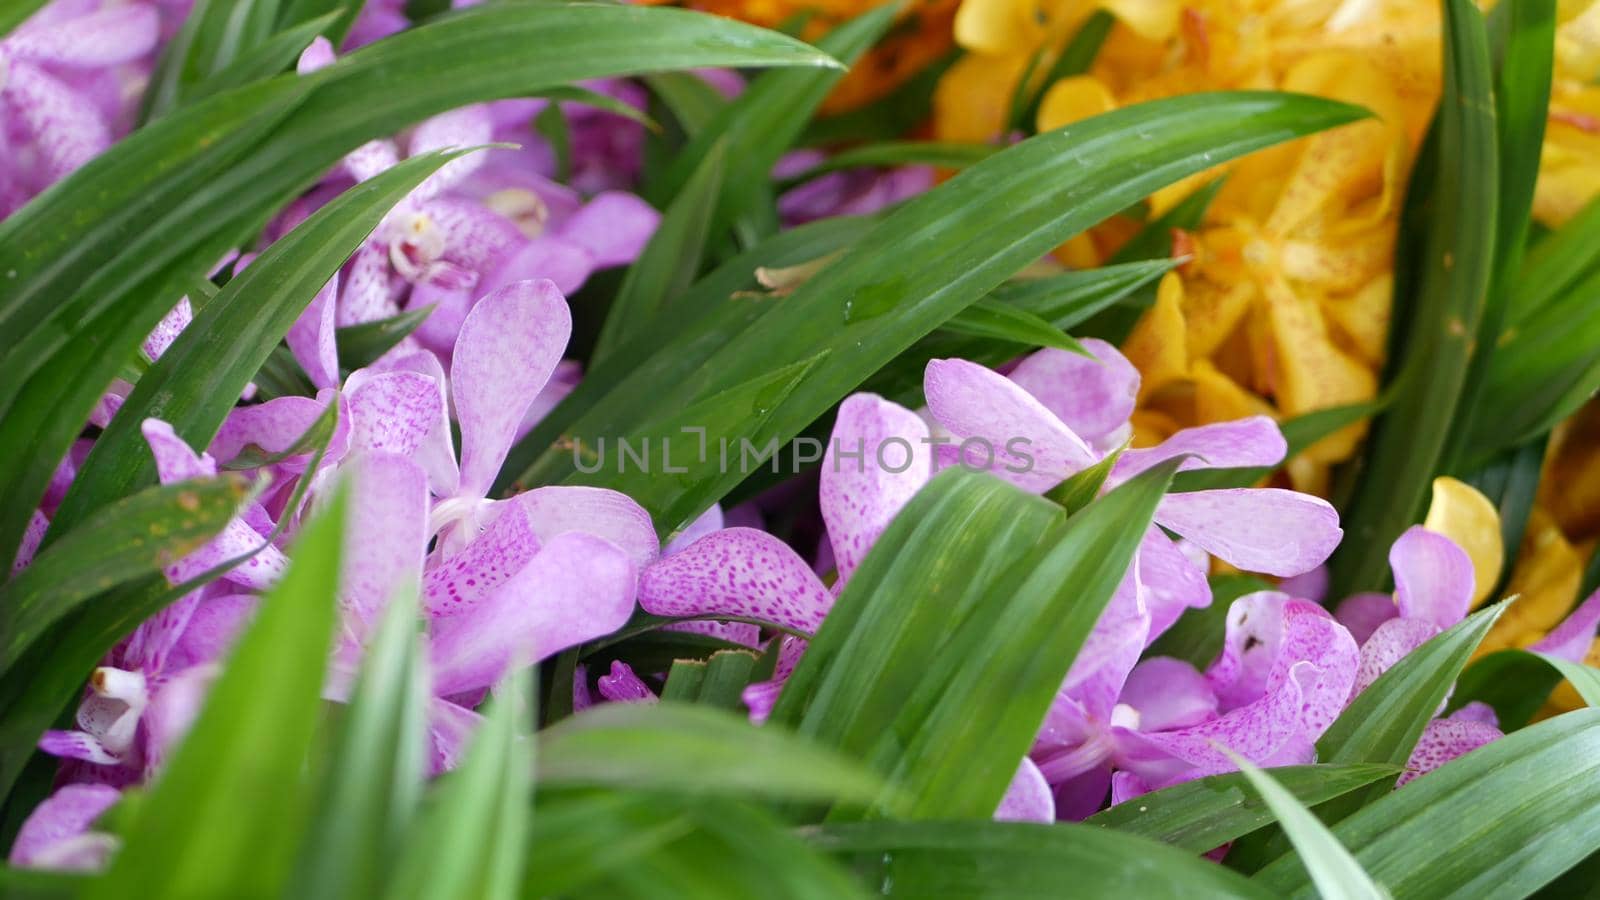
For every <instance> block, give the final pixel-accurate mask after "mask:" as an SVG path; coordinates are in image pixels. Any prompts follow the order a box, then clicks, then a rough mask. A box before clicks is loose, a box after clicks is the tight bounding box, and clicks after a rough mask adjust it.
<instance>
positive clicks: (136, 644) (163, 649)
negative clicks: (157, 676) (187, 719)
mask: <svg viewBox="0 0 1600 900" xmlns="http://www.w3.org/2000/svg"><path fill="white" fill-rule="evenodd" d="M200 602H201V599H200V592H199V591H191V592H189V593H188V594H185V595H184V596H182V597H180V598H178V599H177V600H176V601H174V602H172V603H170V604H168V605H167V606H166V607H164V608H163V609H162V610H161V611H159V612H157V613H156V614H155V615H153V616H151V617H150V618H148V619H145V620H144V621H143V622H142V623H140V625H139V627H138V628H135V629H134V630H133V634H131V635H129V636H128V639H127V640H126V641H124V642H123V643H122V644H121V646H120V647H119V648H118V656H119V665H121V666H122V667H123V668H128V669H141V670H143V671H146V672H152V673H153V672H160V671H162V670H164V669H165V668H166V664H167V656H168V655H169V654H170V653H171V652H172V649H173V647H175V646H176V645H177V643H178V639H179V638H181V637H182V636H183V633H184V631H185V630H186V629H188V627H189V620H190V619H191V618H193V617H194V612H195V610H196V609H198V608H199V607H200Z"/></svg>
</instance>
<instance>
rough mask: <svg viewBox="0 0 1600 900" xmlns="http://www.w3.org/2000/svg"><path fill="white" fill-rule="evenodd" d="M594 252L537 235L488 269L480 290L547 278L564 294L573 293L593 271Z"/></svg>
mask: <svg viewBox="0 0 1600 900" xmlns="http://www.w3.org/2000/svg"><path fill="white" fill-rule="evenodd" d="M594 270H595V262H594V254H593V253H591V252H590V251H589V249H588V248H587V247H584V246H583V245H581V244H578V243H575V242H573V241H569V240H567V239H565V238H560V237H551V236H548V235H546V236H544V237H538V238H534V239H533V240H531V241H529V242H527V243H526V244H524V245H523V246H521V247H519V248H517V249H515V250H513V251H511V252H509V253H507V254H506V255H505V256H503V257H501V259H500V261H499V262H498V263H497V264H495V265H494V266H492V267H491V268H490V269H489V274H488V275H486V276H484V279H483V283H482V285H481V289H482V290H483V291H485V292H487V291H493V290H498V289H499V288H502V287H505V286H506V285H508V284H513V283H515V282H518V281H527V280H531V279H538V278H548V279H550V281H552V282H553V283H554V284H555V286H556V289H557V290H559V291H560V292H561V293H563V294H568V295H570V294H572V293H574V292H575V291H577V290H578V289H579V288H581V287H583V285H584V283H585V282H587V281H588V280H589V276H590V275H592V274H594Z"/></svg>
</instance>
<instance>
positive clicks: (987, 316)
mask: <svg viewBox="0 0 1600 900" xmlns="http://www.w3.org/2000/svg"><path fill="white" fill-rule="evenodd" d="M944 329H945V330H946V331H953V332H955V333H956V334H964V335H968V336H970V337H981V338H993V339H995V340H1000V341H1008V342H1010V343H1014V344H1021V345H1022V346H1024V347H1029V348H1032V347H1054V348H1056V349H1057V350H1066V351H1068V352H1070V353H1080V354H1083V355H1085V356H1087V355H1089V351H1087V350H1085V349H1083V345H1082V344H1080V343H1078V342H1077V341H1075V340H1073V339H1072V337H1071V336H1070V335H1068V334H1067V333H1066V332H1064V331H1062V330H1061V329H1059V328H1057V327H1056V326H1054V325H1052V324H1050V322H1049V321H1047V320H1045V319H1043V318H1041V317H1039V316H1036V315H1034V314H1033V313H1031V312H1028V311H1027V310H1025V309H1018V308H1017V307H1015V306H1011V305H1009V304H1006V303H1001V302H1000V301H998V300H994V299H992V298H988V297H985V298H983V299H981V300H978V301H977V302H975V303H973V304H972V305H971V306H969V307H967V308H966V309H963V310H962V311H960V312H958V313H956V314H955V315H953V316H951V317H950V319H949V321H947V322H945V323H944Z"/></svg>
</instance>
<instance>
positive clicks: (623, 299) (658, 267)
mask: <svg viewBox="0 0 1600 900" xmlns="http://www.w3.org/2000/svg"><path fill="white" fill-rule="evenodd" d="M726 151H727V144H725V143H723V142H721V141H719V142H717V143H716V144H713V145H712V147H711V150H710V151H709V152H708V153H707V154H706V156H705V158H704V159H702V160H701V161H700V164H699V165H698V166H696V167H695V170H694V174H693V175H692V176H690V178H689V181H688V183H687V184H685V185H684V186H683V189H682V190H681V191H679V192H678V193H677V195H676V196H674V197H673V198H672V204H671V205H670V206H668V207H667V211H666V213H665V215H663V216H662V217H661V224H660V225H659V226H657V227H656V231H655V234H653V235H651V236H650V242H649V243H647V244H645V247H644V250H643V251H642V252H641V253H640V254H639V258H638V259H637V260H635V261H634V263H633V265H631V266H629V267H628V274H627V275H625V276H624V277H623V279H622V287H621V288H619V289H618V290H617V295H616V297H614V298H613V299H612V301H611V309H610V311H608V312H607V313H606V320H605V324H604V325H603V326H601V328H600V337H599V338H598V339H597V340H596V341H595V345H594V351H593V353H592V355H591V357H590V358H591V359H592V360H593V361H594V362H595V363H599V362H602V361H604V360H605V358H606V357H607V356H609V355H610V354H611V353H612V352H613V351H614V350H616V348H617V347H618V346H619V345H621V344H624V343H626V342H627V341H628V340H629V339H632V338H637V337H639V336H640V335H643V334H650V333H653V331H654V328H653V325H654V323H655V322H656V321H657V320H659V319H660V318H661V316H662V315H663V314H664V313H665V312H666V311H667V308H668V304H669V303H670V302H671V301H672V299H673V298H674V297H676V296H677V295H678V294H681V293H683V292H684V290H686V289H687V288H688V287H689V285H690V284H691V283H692V282H693V281H694V277H695V275H696V273H698V272H699V270H700V260H701V259H702V258H703V257H704V256H705V251H706V238H707V237H708V236H709V234H710V230H711V216H712V214H713V213H714V212H715V211H716V206H717V197H718V196H719V195H720V194H721V193H722V173H723V164H724V160H725V158H726Z"/></svg>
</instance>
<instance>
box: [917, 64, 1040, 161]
mask: <svg viewBox="0 0 1600 900" xmlns="http://www.w3.org/2000/svg"><path fill="white" fill-rule="evenodd" d="M1023 62H1024V59H1023V57H1022V56H987V55H983V54H977V53H968V54H966V55H965V56H962V57H961V58H960V59H959V60H957V61H956V63H955V65H953V66H951V67H950V70H949V71H947V72H945V73H944V76H943V77H942V78H940V79H939V85H938V87H937V88H935V89H934V92H933V124H934V132H935V134H936V135H937V136H938V138H939V139H940V140H945V141H962V142H966V143H972V144H982V143H986V142H988V141H990V140H993V139H994V138H995V136H997V135H998V134H999V133H1000V129H1002V128H1004V127H1005V122H1006V116H1008V115H1009V114H1010V112H1011V93H1012V91H1013V90H1014V89H1015V88H1016V85H1017V79H1018V78H1020V77H1021V76H1022V66H1023Z"/></svg>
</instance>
